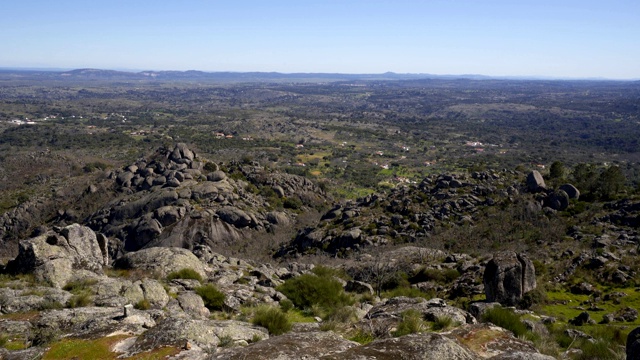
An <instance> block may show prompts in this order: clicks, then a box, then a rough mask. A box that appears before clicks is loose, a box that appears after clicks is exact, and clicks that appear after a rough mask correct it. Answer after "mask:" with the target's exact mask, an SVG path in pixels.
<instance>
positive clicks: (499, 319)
mask: <svg viewBox="0 0 640 360" xmlns="http://www.w3.org/2000/svg"><path fill="white" fill-rule="evenodd" d="M482 321H483V322H490V323H493V324H494V325H497V326H500V327H503V328H505V329H507V330H509V331H511V332H512V333H513V334H514V335H515V336H516V337H520V336H525V335H527V334H528V330H527V327H526V326H525V325H524V323H523V322H522V321H520V316H518V315H517V314H515V313H514V312H513V311H511V310H508V309H504V308H501V307H499V306H496V307H493V308H491V309H489V310H487V311H486V312H485V313H484V314H483V315H482Z"/></svg>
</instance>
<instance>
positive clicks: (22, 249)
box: [8, 224, 109, 288]
mask: <svg viewBox="0 0 640 360" xmlns="http://www.w3.org/2000/svg"><path fill="white" fill-rule="evenodd" d="M108 259H109V257H108V251H107V244H106V241H105V238H104V237H102V236H100V237H98V236H96V233H95V232H93V230H91V229H90V228H88V227H86V226H81V225H79V224H73V225H69V226H67V227H64V228H62V229H58V230H57V231H56V230H51V231H48V232H46V233H45V234H43V235H40V236H37V237H35V238H31V239H27V240H23V241H20V246H19V253H18V256H17V257H16V258H15V259H14V260H12V261H11V262H10V263H9V264H8V268H9V269H10V270H11V271H13V272H18V273H34V274H35V275H36V278H37V279H38V280H40V281H43V282H46V283H49V284H51V285H53V286H55V287H58V288H61V287H63V286H64V285H65V284H66V283H67V282H68V281H69V280H70V279H71V277H72V275H73V270H76V269H84V270H90V271H93V272H102V267H103V266H105V265H106V264H108Z"/></svg>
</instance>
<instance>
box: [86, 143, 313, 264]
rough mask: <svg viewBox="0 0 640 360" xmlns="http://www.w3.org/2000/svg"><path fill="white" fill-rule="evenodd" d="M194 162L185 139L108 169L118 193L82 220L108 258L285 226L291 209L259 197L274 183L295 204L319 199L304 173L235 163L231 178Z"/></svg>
mask: <svg viewBox="0 0 640 360" xmlns="http://www.w3.org/2000/svg"><path fill="white" fill-rule="evenodd" d="M200 160H201V159H199V158H198V157H197V155H196V154H195V152H193V151H192V150H190V149H189V148H188V147H187V146H186V145H185V144H177V145H176V146H175V147H174V148H173V149H170V148H160V149H158V150H157V151H156V153H155V154H153V155H151V156H150V157H149V158H148V159H140V160H138V161H136V162H135V163H134V164H131V165H129V166H126V167H124V168H123V169H120V170H115V171H112V172H111V173H110V175H109V176H110V179H112V181H113V188H114V190H115V191H116V193H117V194H118V197H117V199H114V200H113V201H111V202H110V203H108V204H106V205H105V206H104V207H103V208H102V209H100V210H98V211H96V212H95V213H94V214H93V215H91V216H90V217H89V220H88V224H89V226H90V227H91V228H93V229H94V230H96V231H99V232H101V233H104V234H105V235H106V236H108V237H109V238H110V239H111V241H112V243H113V246H112V247H111V256H112V257H114V258H115V257H119V256H121V255H123V254H124V253H125V252H130V251H137V250H139V249H143V248H150V247H158V246H173V247H184V248H187V249H192V248H194V247H195V246H196V245H198V244H203V245H209V246H220V245H225V246H227V245H230V244H234V243H235V242H237V241H238V240H244V239H251V238H252V236H254V235H258V234H261V233H266V232H276V231H287V228H288V227H289V226H291V225H294V222H295V218H296V217H295V214H294V213H293V212H291V211H290V210H288V209H282V210H280V211H273V206H272V204H269V201H271V199H269V198H268V197H266V196H265V195H264V194H269V193H272V194H273V193H274V190H272V188H273V187H275V186H278V187H280V188H281V189H286V190H283V192H285V193H286V196H287V198H291V199H295V200H296V201H297V200H300V201H301V202H300V204H302V206H307V205H319V204H322V203H324V202H325V200H326V196H325V194H324V192H323V191H322V190H321V189H320V188H319V187H318V186H317V185H315V184H314V183H313V182H311V181H310V180H308V179H306V178H304V177H300V176H295V175H289V174H278V173H277V172H271V171H265V169H264V168H262V167H260V166H259V165H257V164H254V165H251V166H247V165H243V164H239V163H230V164H227V165H226V167H225V170H226V171H230V172H233V173H234V174H235V175H237V176H233V177H230V176H228V175H227V173H226V172H225V171H223V170H220V169H219V167H218V165H215V164H213V163H210V162H207V170H208V171H211V170H212V169H214V168H215V169H218V170H215V171H211V172H209V173H208V174H207V175H206V176H205V175H203V172H202V171H203V170H204V165H203V164H204V161H200ZM278 184H279V185H278ZM262 189H264V191H263V190H262ZM283 196H284V195H283ZM287 200H289V199H287ZM278 201H280V200H278ZM296 201H294V203H295V204H298V202H296ZM296 206H298V205H296Z"/></svg>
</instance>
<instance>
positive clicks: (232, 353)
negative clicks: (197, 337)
mask: <svg viewBox="0 0 640 360" xmlns="http://www.w3.org/2000/svg"><path fill="white" fill-rule="evenodd" d="M355 346H358V343H356V342H353V341H348V340H345V339H343V338H342V337H340V336H339V335H337V334H335V333H333V332H331V331H327V332H319V331H311V332H302V333H287V334H284V335H280V336H275V337H271V338H269V339H267V340H262V341H258V342H257V343H254V344H251V345H249V346H247V347H244V348H233V349H229V350H226V351H222V352H220V353H217V354H214V355H212V356H211V358H210V359H211V360H241V359H252V360H294V359H295V360H302V359H320V358H322V356H323V355H328V356H330V355H331V354H337V355H340V354H342V353H343V352H344V351H345V350H347V349H349V348H352V347H355Z"/></svg>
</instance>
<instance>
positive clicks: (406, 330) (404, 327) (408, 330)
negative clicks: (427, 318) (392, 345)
mask: <svg viewBox="0 0 640 360" xmlns="http://www.w3.org/2000/svg"><path fill="white" fill-rule="evenodd" d="M426 328H427V327H426V324H425V322H424V320H423V319H422V313H420V312H419V311H417V310H414V309H409V310H407V311H404V312H402V321H400V323H398V326H397V327H396V331H394V332H392V335H393V336H396V337H398V336H403V335H408V334H416V333H419V332H422V331H424V330H425V329H426Z"/></svg>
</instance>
